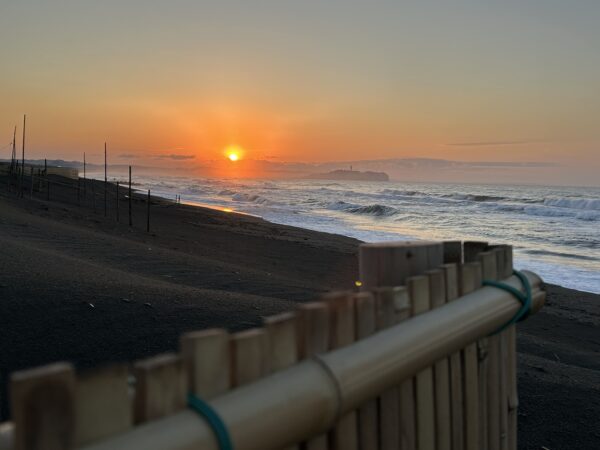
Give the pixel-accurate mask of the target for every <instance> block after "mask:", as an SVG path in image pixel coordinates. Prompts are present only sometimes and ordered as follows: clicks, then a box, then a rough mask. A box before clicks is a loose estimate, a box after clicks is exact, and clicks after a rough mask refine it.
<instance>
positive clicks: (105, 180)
mask: <svg viewBox="0 0 600 450" xmlns="http://www.w3.org/2000/svg"><path fill="white" fill-rule="evenodd" d="M106 169H107V168H106V142H105V143H104V217H106V194H107V191H106V189H107V186H106V185H107V181H108V179H107V177H106Z"/></svg>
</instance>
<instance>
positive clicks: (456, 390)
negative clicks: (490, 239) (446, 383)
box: [442, 258, 464, 450]
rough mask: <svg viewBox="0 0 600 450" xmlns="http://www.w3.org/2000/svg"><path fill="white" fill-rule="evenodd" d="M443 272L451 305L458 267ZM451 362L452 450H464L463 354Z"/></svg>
mask: <svg viewBox="0 0 600 450" xmlns="http://www.w3.org/2000/svg"><path fill="white" fill-rule="evenodd" d="M461 259H462V258H461ZM442 270H443V272H444V283H445V284H446V299H447V301H448V303H450V302H453V301H455V300H456V299H457V298H458V267H457V265H456V264H444V265H443V266H442ZM449 362H450V400H451V401H450V405H451V426H452V450H462V449H464V422H463V412H464V396H463V380H462V378H463V370H462V358H461V352H454V353H451V354H450V357H449Z"/></svg>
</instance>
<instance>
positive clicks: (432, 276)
mask: <svg viewBox="0 0 600 450" xmlns="http://www.w3.org/2000/svg"><path fill="white" fill-rule="evenodd" d="M426 275H427V277H428V278H429V297H430V299H431V309H434V308H439V307H440V306H443V305H444V304H445V303H446V282H445V279H444V272H443V271H442V270H440V269H436V270H430V271H428V272H426ZM433 371H434V372H433V374H434V391H435V413H436V415H435V425H436V429H435V435H436V448H437V450H450V449H451V448H452V427H451V412H450V369H449V359H448V358H443V359H440V360H439V361H438V362H436V363H435V365H434V367H433Z"/></svg>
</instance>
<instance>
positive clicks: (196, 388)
mask: <svg viewBox="0 0 600 450" xmlns="http://www.w3.org/2000/svg"><path fill="white" fill-rule="evenodd" d="M180 347H181V355H182V358H183V362H184V366H185V369H186V372H187V376H188V380H189V386H190V391H191V392H192V393H193V394H194V395H197V396H199V397H201V398H202V399H204V400H208V399H211V398H214V397H216V396H218V395H222V394H224V393H225V392H227V391H228V390H229V389H230V388H231V367H230V360H231V351H230V344H229V333H227V331H226V330H221V329H210V330H203V331H193V332H190V333H186V334H184V335H183V336H182V337H181V340H180Z"/></svg>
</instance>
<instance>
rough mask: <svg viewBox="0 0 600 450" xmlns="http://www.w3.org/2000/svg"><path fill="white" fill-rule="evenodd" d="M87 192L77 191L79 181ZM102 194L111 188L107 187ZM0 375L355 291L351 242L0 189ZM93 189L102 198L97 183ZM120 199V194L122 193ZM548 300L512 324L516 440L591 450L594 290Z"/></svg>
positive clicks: (170, 342) (598, 300) (197, 212)
mask: <svg viewBox="0 0 600 450" xmlns="http://www.w3.org/2000/svg"><path fill="white" fill-rule="evenodd" d="M89 188H90V186H89V185H88V189H89ZM112 188H113V189H114V187H112ZM0 190H2V191H1V192H0V343H1V344H0V345H2V349H1V351H0V370H1V372H0V377H1V379H2V385H3V389H2V394H1V397H2V402H1V403H2V415H3V416H2V417H3V418H5V417H6V415H7V404H6V390H5V383H4V381H5V380H6V379H7V377H8V374H9V373H10V372H12V371H14V370H17V369H22V368H26V367H32V366H37V365H41V364H45V363H49V362H54V361H57V360H67V361H71V362H73V363H75V364H76V365H77V367H80V368H82V367H90V366H96V365H99V364H102V363H106V362H108V361H115V360H121V361H132V360H134V359H137V358H141V357H145V356H150V355H154V354H157V353H160V352H164V351H171V350H174V349H176V347H177V342H178V337H179V335H180V334H181V333H182V332H184V331H188V330H194V329H202V328H208V327H225V328H228V329H230V330H240V329H244V328H249V327H252V326H256V325H258V324H259V323H260V321H261V318H262V317H264V316H267V315H271V314H275V313H278V312H282V311H286V310H290V309H293V308H294V305H295V304H296V303H297V302H304V301H308V300H312V299H314V298H315V297H317V296H318V295H319V294H320V293H323V292H326V291H328V290H331V289H337V288H348V287H351V286H352V285H353V281H354V280H355V277H356V273H357V257H356V250H357V246H358V244H359V242H358V241H357V240H354V239H351V238H347V237H343V236H337V235H331V234H325V233H318V232H314V231H309V230H304V229H299V228H294V227H289V226H283V225H276V224H272V223H269V222H267V221H264V220H262V219H260V218H256V217H252V216H246V215H238V214H235V213H228V212H222V211H216V210H211V209H206V208H198V207H194V206H190V205H175V204H174V203H171V202H169V201H165V200H161V199H153V202H152V205H151V232H150V233H147V232H146V231H145V229H146V217H145V214H146V206H145V203H144V201H143V199H142V198H141V197H136V198H134V202H133V205H134V214H133V224H134V226H133V228H130V227H129V226H128V224H127V221H128V219H127V215H126V206H127V201H126V200H125V199H124V198H123V199H122V201H121V202H120V219H121V222H120V223H117V222H116V203H115V202H114V200H113V199H111V198H109V200H110V201H109V203H108V208H107V217H104V207H103V200H102V196H101V195H100V196H98V197H97V201H96V212H95V213H94V212H93V208H92V203H91V200H90V197H91V196H90V192H89V191H88V192H87V194H86V200H85V201H84V200H83V198H82V197H83V196H82V193H81V192H80V195H81V198H80V201H81V202H82V203H84V205H85V206H77V197H76V191H75V190H73V189H72V188H67V187H64V188H59V187H57V188H55V189H54V190H53V191H52V200H51V201H46V200H45V195H44V194H43V193H39V194H34V199H32V200H31V199H29V198H27V197H28V196H26V198H24V199H18V198H16V197H15V195H14V194H8V193H7V192H6V186H5V185H3V184H0ZM94 190H95V191H96V192H97V193H98V192H102V185H101V183H99V182H96V183H95V185H94ZM122 194H124V191H123V192H122ZM548 293H549V296H548V304H547V305H546V307H545V308H544V309H543V310H542V312H540V313H539V314H537V315H536V316H535V317H532V318H531V319H529V320H528V321H527V322H525V323H523V324H520V325H519V389H520V409H519V424H520V430H519V439H520V446H519V447H520V448H523V449H539V448H541V447H542V446H545V447H547V448H549V449H563V448H578V449H587V448H589V449H592V448H597V446H598V443H599V442H600V431H599V430H600V421H599V420H600V419H598V418H599V417H600V333H599V324H600V296H598V295H593V294H588V293H583V292H577V291H573V290H568V289H563V288H560V287H558V286H548Z"/></svg>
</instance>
